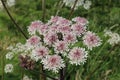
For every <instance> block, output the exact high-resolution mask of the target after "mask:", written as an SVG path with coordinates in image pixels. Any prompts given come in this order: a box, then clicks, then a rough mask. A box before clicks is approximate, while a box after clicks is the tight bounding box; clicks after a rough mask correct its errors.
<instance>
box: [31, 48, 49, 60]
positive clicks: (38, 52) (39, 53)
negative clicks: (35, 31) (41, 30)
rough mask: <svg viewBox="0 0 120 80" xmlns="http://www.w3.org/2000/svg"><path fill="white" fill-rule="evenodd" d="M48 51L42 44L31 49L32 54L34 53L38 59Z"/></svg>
mask: <svg viewBox="0 0 120 80" xmlns="http://www.w3.org/2000/svg"><path fill="white" fill-rule="evenodd" d="M48 53H49V51H48V48H47V47H44V46H40V47H37V48H36V49H35V50H33V54H36V56H38V57H39V58H40V59H42V58H43V57H45V56H47V55H48Z"/></svg>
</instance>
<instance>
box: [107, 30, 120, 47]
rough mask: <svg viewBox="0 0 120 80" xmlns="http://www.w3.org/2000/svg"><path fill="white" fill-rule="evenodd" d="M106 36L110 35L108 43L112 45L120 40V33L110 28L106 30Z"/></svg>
mask: <svg viewBox="0 0 120 80" xmlns="http://www.w3.org/2000/svg"><path fill="white" fill-rule="evenodd" d="M105 36H109V37H110V38H109V39H108V43H109V44H110V45H113V46H114V45H115V44H118V43H119V42H120V35H119V34H118V33H115V32H112V31H110V30H105Z"/></svg>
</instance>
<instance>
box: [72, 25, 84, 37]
mask: <svg viewBox="0 0 120 80" xmlns="http://www.w3.org/2000/svg"><path fill="white" fill-rule="evenodd" d="M71 28H72V30H73V32H74V33H75V34H76V35H78V36H80V35H81V34H84V33H85V31H86V27H85V26H84V25H81V24H74V25H72V27H71Z"/></svg>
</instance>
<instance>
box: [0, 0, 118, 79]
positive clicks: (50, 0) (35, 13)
mask: <svg viewBox="0 0 120 80" xmlns="http://www.w3.org/2000/svg"><path fill="white" fill-rule="evenodd" d="M91 1H92V6H91V8H90V9H89V10H85V9H84V8H83V7H79V9H77V10H75V12H74V14H73V15H72V17H75V16H81V17H85V18H87V19H88V21H89V25H88V29H89V30H92V31H94V32H96V33H98V35H99V36H100V37H101V38H102V40H103V44H104V43H105V41H106V40H107V38H105V37H104V33H103V31H104V29H111V30H112V31H113V32H117V33H119V34H120V0H91ZM58 2H59V0H46V19H45V22H47V20H49V19H50V17H51V16H54V15H55V14H56V12H57V10H58V9H59V6H56V5H57V4H58ZM41 6H42V1H41V0H29V1H28V0H16V4H15V6H13V7H11V8H9V11H10V13H11V14H12V16H13V17H14V19H15V21H16V22H17V24H18V25H19V26H20V27H21V28H22V30H23V31H24V32H25V33H26V34H27V36H29V35H28V33H27V26H29V24H30V23H31V22H32V21H34V20H42V13H43V12H42V7H41ZM69 14H70V8H69V7H65V6H63V8H61V9H60V12H59V14H58V15H59V16H62V17H65V18H68V17H69ZM24 41H25V39H24V37H23V35H21V33H20V32H19V31H18V30H17V28H16V27H15V25H14V24H13V23H12V21H11V20H10V18H9V16H8V15H7V13H6V12H5V10H2V11H0V62H1V63H0V80H2V76H3V75H2V74H3V65H5V64H6V63H9V62H10V63H11V62H12V61H6V60H5V59H4V56H5V54H6V53H7V51H6V48H7V47H8V46H9V45H14V44H15V43H18V42H24ZM105 44H107V45H105V46H103V49H102V50H101V51H98V50H100V48H101V47H102V46H100V47H98V48H96V49H94V50H93V51H91V52H90V54H89V58H88V60H87V63H85V65H81V66H79V67H75V66H74V67H73V66H72V67H71V66H70V65H68V73H69V74H70V76H67V75H66V77H67V79H66V80H68V78H69V77H70V80H120V68H119V67H120V49H119V47H120V46H117V47H116V48H115V49H114V50H112V52H111V53H109V50H110V49H111V48H112V46H110V45H109V44H108V43H105ZM79 45H80V44H77V46H79ZM96 56H97V57H96ZM12 63H13V64H15V66H18V65H19V63H17V59H16V58H14V62H12ZM14 71H15V72H14V73H12V74H5V73H4V77H5V78H4V80H21V77H22V72H24V73H26V74H28V75H30V76H31V74H32V75H34V76H32V77H33V78H38V76H37V75H38V74H39V72H34V71H33V72H32V71H31V72H29V71H27V70H23V69H22V68H20V67H17V68H15V70H14ZM21 71H22V72H21ZM48 74H51V73H48ZM52 75H53V76H54V74H52ZM88 77H89V78H88ZM35 80H36V79H35Z"/></svg>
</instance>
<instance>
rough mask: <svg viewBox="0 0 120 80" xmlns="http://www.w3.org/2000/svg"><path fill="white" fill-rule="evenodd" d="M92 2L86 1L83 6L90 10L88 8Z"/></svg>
mask: <svg viewBox="0 0 120 80" xmlns="http://www.w3.org/2000/svg"><path fill="white" fill-rule="evenodd" d="M91 4H92V3H91V1H88V0H87V1H85V3H84V5H83V7H84V8H85V9H87V10H88V9H90V6H91Z"/></svg>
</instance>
